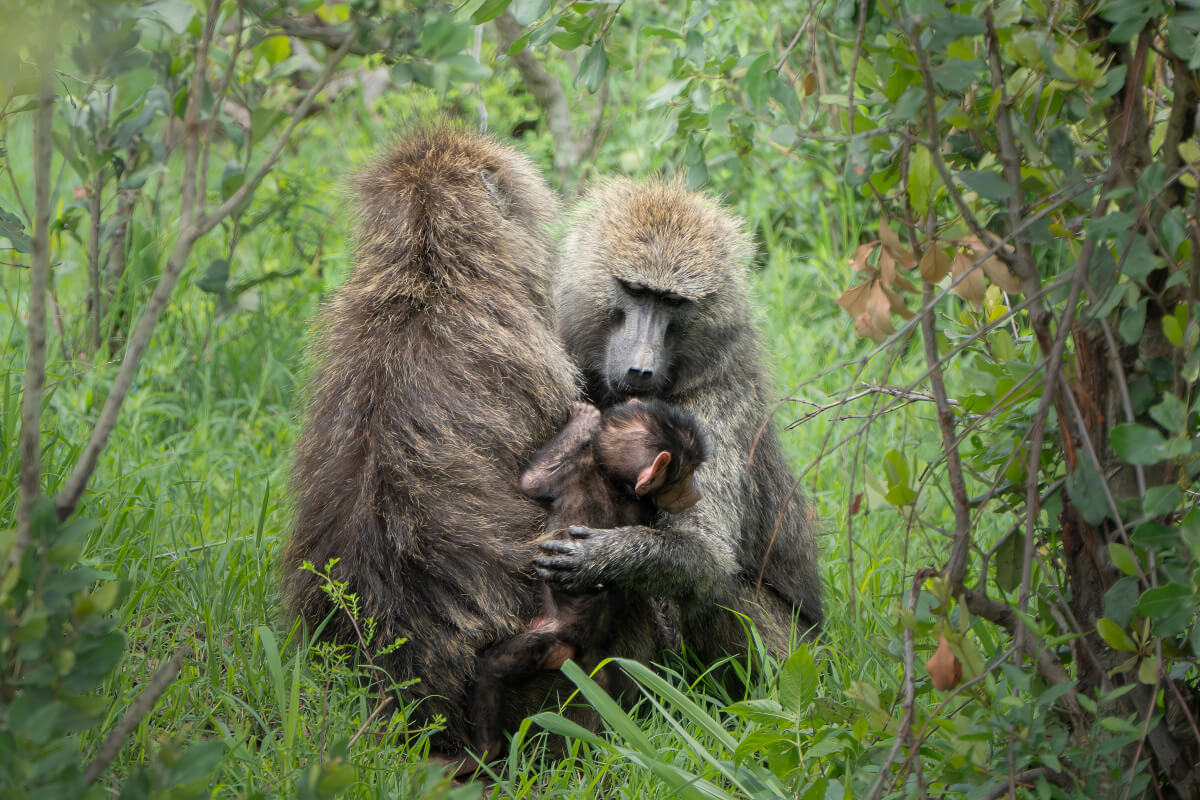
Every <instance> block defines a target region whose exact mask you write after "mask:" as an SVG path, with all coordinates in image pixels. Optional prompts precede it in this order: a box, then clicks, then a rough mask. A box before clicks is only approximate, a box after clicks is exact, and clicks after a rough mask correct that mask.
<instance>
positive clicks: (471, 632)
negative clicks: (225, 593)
mask: <svg viewBox="0 0 1200 800" xmlns="http://www.w3.org/2000/svg"><path fill="white" fill-rule="evenodd" d="M355 188H356V193H357V197H358V213H357V216H358V231H357V239H356V249H355V256H356V258H355V266H354V269H353V271H352V273H351V275H350V276H349V278H348V279H347V280H346V282H345V284H344V285H343V286H342V287H341V289H340V290H339V291H338V292H337V293H336V294H335V296H334V297H333V298H332V299H331V300H330V301H329V303H328V304H327V306H326V308H325V309H324V310H323V312H322V314H321V317H320V320H319V323H318V334H317V338H316V342H315V345H314V347H313V350H312V357H313V360H314V374H313V378H312V380H311V383H310V385H309V389H308V404H307V411H306V419H305V423H304V429H303V432H302V434H301V437H300V441H299V442H298V444H297V447H296V455H295V465H294V467H293V472H292V489H293V495H294V502H295V526H294V530H293V533H292V537H291V540H290V541H289V542H288V544H287V546H286V548H285V550H284V554H283V565H282V568H283V573H284V594H285V600H286V601H287V603H288V604H289V606H290V608H291V610H292V611H293V613H295V614H297V615H299V616H301V617H303V618H304V619H305V620H306V622H307V623H308V624H309V626H310V627H315V626H317V625H319V624H321V623H322V621H324V620H325V619H326V617H327V616H329V614H330V611H331V608H330V604H329V602H328V600H327V598H326V596H325V595H324V593H323V592H322V590H321V585H320V581H319V580H318V579H317V578H316V577H315V576H313V575H311V574H310V573H308V572H305V571H300V570H299V569H298V566H299V565H300V563H301V562H302V561H306V560H307V561H311V562H313V564H315V565H316V566H317V567H318V568H321V567H323V566H324V564H325V563H326V562H327V561H328V560H329V559H331V558H338V559H340V560H339V562H338V563H337V565H336V567H335V568H334V570H333V574H334V576H335V577H336V578H338V579H339V580H346V581H348V582H349V589H350V590H351V591H353V592H355V593H356V594H357V595H358V597H359V599H360V603H361V615H362V616H363V617H364V618H365V617H372V618H374V620H375V622H376V624H377V634H376V639H375V641H374V642H373V643H372V647H373V649H378V648H380V647H382V646H383V645H385V644H387V643H389V642H391V641H392V640H394V639H396V638H397V637H404V638H407V640H408V641H407V643H406V644H404V645H402V646H401V647H399V648H398V649H396V650H395V651H394V652H393V653H392V654H390V655H389V656H387V657H386V658H385V659H384V662H383V666H384V667H385V668H386V669H387V670H388V671H389V673H390V675H391V677H392V678H393V679H395V680H398V681H402V680H408V679H411V678H418V679H420V682H419V683H417V684H416V685H415V686H414V687H413V688H412V689H411V691H412V692H413V694H414V695H415V696H416V697H420V698H426V699H424V700H423V702H422V703H421V706H420V709H419V712H418V713H419V714H420V716H421V717H423V718H426V719H427V718H429V717H431V716H432V715H434V714H442V715H444V716H445V717H446V720H447V730H446V732H445V733H444V734H443V735H442V736H441V739H440V741H439V743H438V747H439V748H441V749H443V750H444V751H450V752H453V751H455V750H457V749H458V748H460V747H461V745H462V743H463V742H464V741H465V738H466V732H465V730H464V726H465V723H464V720H463V713H462V708H463V701H464V697H465V689H466V686H467V684H468V683H469V681H470V679H471V670H472V668H473V664H474V657H475V653H476V652H477V651H478V650H479V649H481V648H483V647H486V646H488V645H490V644H492V643H494V642H496V641H499V640H501V639H505V638H508V637H511V636H512V635H514V634H515V633H517V632H518V631H519V630H521V628H522V627H523V624H524V622H525V621H527V620H528V619H529V618H530V617H531V616H532V614H533V612H534V611H535V610H536V608H537V601H538V598H537V593H536V588H537V585H536V581H535V580H534V577H533V574H532V570H531V567H530V562H531V559H532V557H533V555H534V552H535V550H536V544H535V541H536V539H537V538H538V536H539V535H540V534H541V532H542V528H543V525H544V521H545V512H544V511H543V510H542V509H541V507H540V506H539V505H538V504H537V503H535V502H533V501H531V500H529V499H528V498H526V497H524V496H523V495H522V494H521V492H520V490H519V488H518V485H517V481H518V477H519V474H520V470H521V468H522V467H523V466H524V464H525V463H526V461H528V459H529V457H530V455H531V454H532V453H533V452H534V450H535V449H536V448H537V447H538V446H539V445H540V444H541V443H542V442H544V441H545V440H546V439H548V438H549V437H550V436H551V435H552V434H553V433H554V432H555V430H557V428H558V427H559V426H560V425H561V424H562V423H563V421H564V420H565V419H566V417H567V413H568V409H569V405H570V402H571V400H572V399H573V398H574V397H575V395H576V388H575V386H576V378H575V373H574V370H573V367H572V366H571V364H570V362H569V360H568V359H567V357H566V355H565V354H564V352H563V350H562V348H561V346H560V345H559V344H558V342H557V340H556V339H555V337H554V335H553V331H552V327H551V308H550V303H549V298H548V282H549V271H550V269H551V265H552V263H553V248H552V241H551V239H550V238H549V236H548V234H547V233H546V230H545V225H546V223H547V222H549V221H550V219H551V218H552V217H553V215H554V212H555V202H554V199H553V196H552V195H551V193H550V191H549V190H548V188H547V187H546V185H545V183H544V181H543V180H542V179H541V177H540V176H539V175H538V173H537V172H536V170H535V169H534V167H533V166H532V165H531V164H530V163H529V162H528V161H527V159H525V158H524V157H523V156H521V155H519V154H518V153H516V152H515V151H513V150H511V149H510V148H508V147H506V146H504V145H501V144H499V143H497V142H494V141H492V140H490V139H487V138H485V137H482V136H476V135H472V134H469V133H466V132H464V131H461V130H457V129H454V128H451V127H446V126H441V127H429V128H426V129H423V130H419V131H417V132H415V133H412V134H411V135H408V136H405V137H404V138H402V139H401V140H400V141H398V142H397V143H396V144H395V145H394V146H393V147H392V148H391V149H390V150H388V151H387V153H386V154H385V155H384V156H383V157H382V158H380V159H379V160H378V161H377V162H376V163H375V164H374V165H373V166H372V167H370V168H369V169H367V170H366V171H365V172H363V173H362V174H361V175H360V176H359V177H358V178H357V180H356V181H355ZM324 632H325V635H327V636H331V637H333V638H336V639H338V640H341V641H354V638H355V635H354V633H353V630H352V628H351V626H350V624H349V619H348V618H347V617H346V615H345V614H343V613H341V612H338V613H334V614H333V615H332V617H330V619H329V621H328V622H327V623H326V627H325V629H324ZM532 710H535V709H529V711H532Z"/></svg>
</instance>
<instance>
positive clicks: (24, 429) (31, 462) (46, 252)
mask: <svg viewBox="0 0 1200 800" xmlns="http://www.w3.org/2000/svg"><path fill="white" fill-rule="evenodd" d="M56 6H57V3H54V4H51V6H50V13H49V14H48V15H47V17H48V18H47V19H46V20H45V21H44V24H43V25H42V26H41V28H42V41H41V42H40V43H39V44H40V46H39V47H38V72H39V73H40V80H39V86H38V110H37V121H36V127H35V129H34V137H33V182H34V187H33V192H34V201H33V212H34V227H33V248H32V249H33V253H32V256H33V259H32V261H33V263H32V266H31V268H30V270H29V355H28V356H27V357H26V359H25V391H24V394H23V396H22V397H21V444H20V447H21V477H20V487H19V489H18V496H17V538H16V541H15V542H14V543H13V548H12V551H11V552H10V553H9V561H8V565H9V569H11V568H13V567H14V566H16V565H17V564H19V563H20V562H21V557H22V556H23V555H24V554H25V549H26V548H27V547H28V546H29V543H30V542H31V541H33V509H34V506H36V505H37V502H38V499H39V498H40V497H41V495H42V482H41V474H42V459H41V452H42V451H41V447H40V444H41V419H42V391H43V389H44V388H45V386H46V289H47V287H48V286H49V284H50V157H51V152H52V146H53V140H52V139H51V137H50V132H51V129H52V127H53V123H54V53H55V49H56V45H57V44H58V15H57V14H56V13H55V11H56ZM6 572H7V570H6Z"/></svg>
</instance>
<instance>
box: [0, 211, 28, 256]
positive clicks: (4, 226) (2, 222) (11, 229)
mask: <svg viewBox="0 0 1200 800" xmlns="http://www.w3.org/2000/svg"><path fill="white" fill-rule="evenodd" d="M0 236H3V237H5V238H6V239H8V242H9V246H8V248H7V249H9V250H16V251H17V252H18V253H29V252H32V251H33V241H32V240H31V239H30V238H29V237H28V236H26V235H25V223H23V222H21V219H20V217H18V216H17V215H15V214H11V213H9V212H8V211H5V210H4V209H3V208H0ZM0 249H3V248H0Z"/></svg>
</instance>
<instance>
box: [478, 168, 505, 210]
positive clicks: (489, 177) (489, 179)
mask: <svg viewBox="0 0 1200 800" xmlns="http://www.w3.org/2000/svg"><path fill="white" fill-rule="evenodd" d="M479 181H480V183H482V184H483V188H484V189H487V193H488V194H489V195H491V198H492V202H493V203H494V204H495V206H496V210H497V211H499V212H500V214H501V215H502V216H505V217H507V216H508V206H509V203H508V197H507V196H506V195H505V193H504V188H503V187H502V186H501V185H500V181H499V179H498V178H497V177H496V173H494V172H492V171H491V170H490V169H482V170H480V171H479Z"/></svg>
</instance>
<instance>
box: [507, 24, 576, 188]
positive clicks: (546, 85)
mask: <svg viewBox="0 0 1200 800" xmlns="http://www.w3.org/2000/svg"><path fill="white" fill-rule="evenodd" d="M495 25H496V32H497V33H499V34H500V45H501V47H502V48H503V49H504V51H505V52H508V48H509V47H511V46H512V44H513V42H515V41H516V40H517V39H519V38H520V37H521V34H522V30H523V29H522V28H521V23H519V22H517V21H516V19H514V18H513V16H512V14H510V13H509V12H507V11H505V12H504V13H503V14H501V15H500V16H498V17H496V19H495ZM509 60H510V61H512V63H513V66H515V67H516V68H517V72H519V73H520V74H521V80H523V81H525V86H526V88H528V89H529V93H530V94H531V95H533V99H534V100H536V101H537V104H538V105H539V106H541V107H542V111H543V112H545V114H546V127H547V128H549V129H550V135H551V136H552V137H553V138H554V169H555V170H556V171H557V172H558V173H559V177H560V178H563V179H565V178H566V176H567V174H568V173H569V172H570V170H571V168H572V167H573V166H575V165H576V164H577V163H578V162H579V152H580V150H579V144H578V143H577V142H576V141H575V126H574V125H572V124H571V107H570V105H569V104H568V103H567V95H566V93H565V92H564V91H563V87H562V83H560V82H559V80H558V78H556V77H554V76H553V75H551V74H550V73H549V72H547V71H546V68H545V67H543V66H542V64H541V62H540V61H538V60H537V58H536V57H535V56H534V55H533V52H532V51H531V50H530V49H529V48H528V47H526V48H524V49H523V50H521V52H519V53H517V54H516V55H514V56H509Z"/></svg>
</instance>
